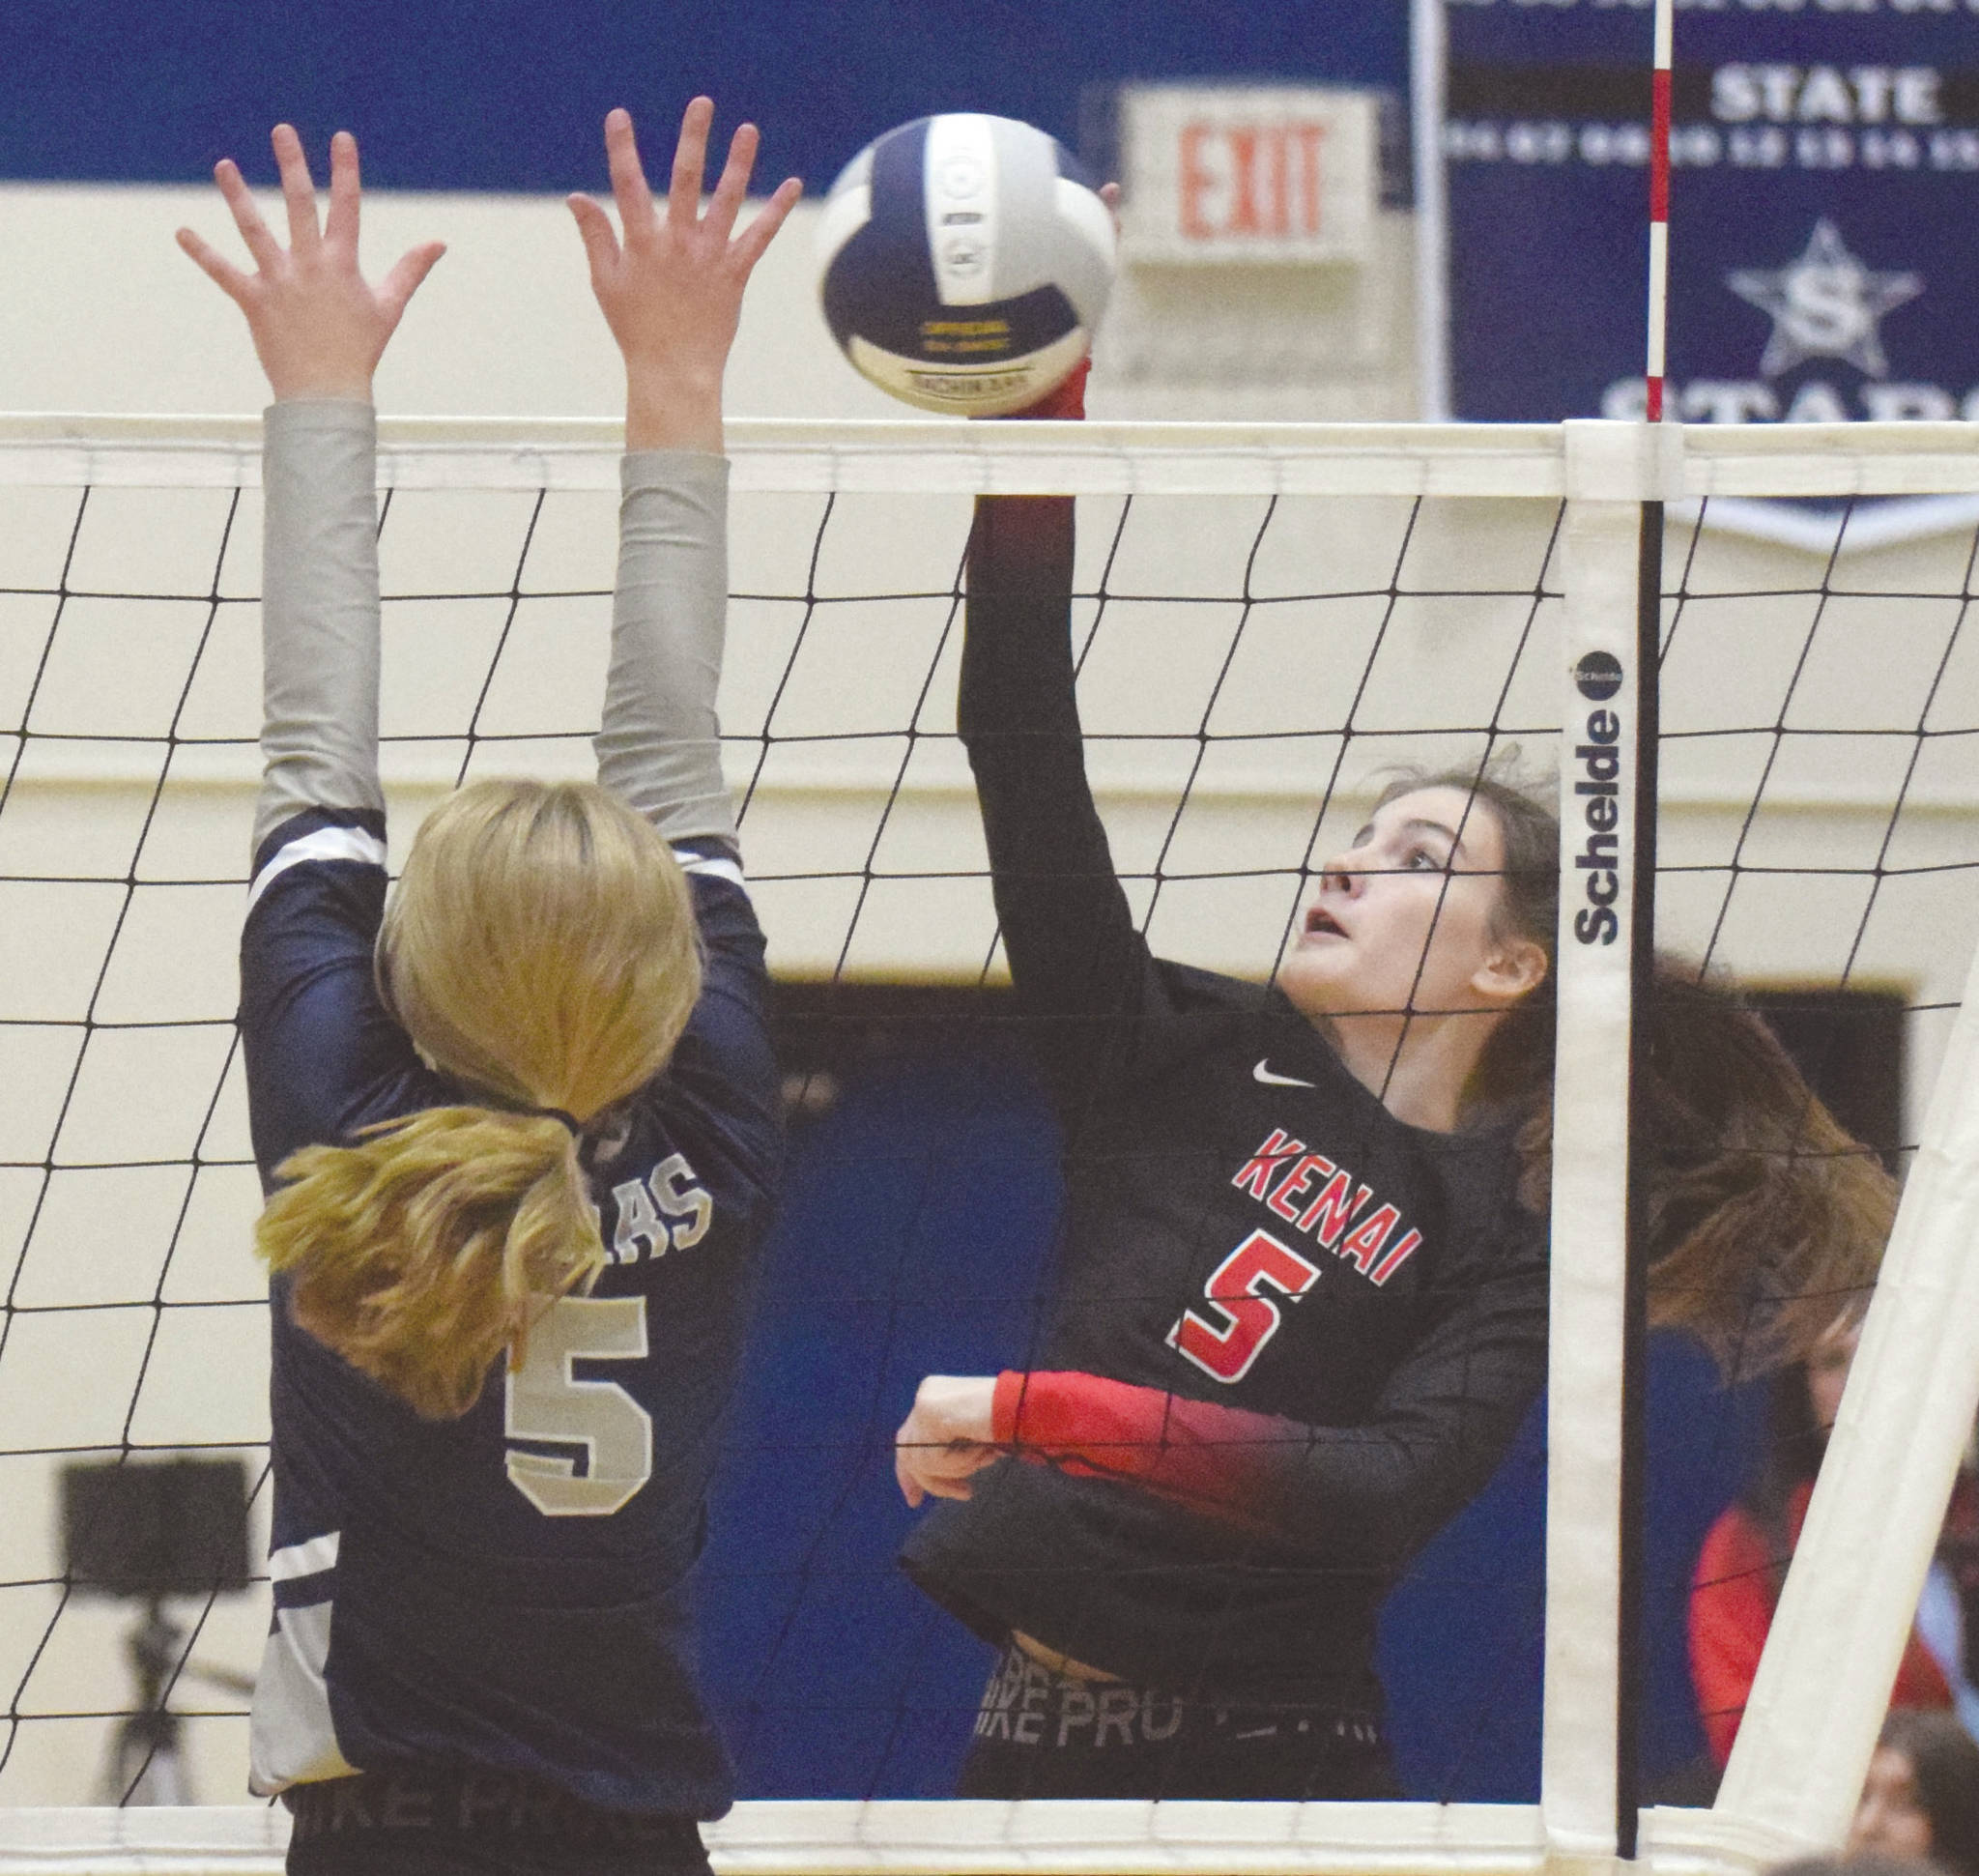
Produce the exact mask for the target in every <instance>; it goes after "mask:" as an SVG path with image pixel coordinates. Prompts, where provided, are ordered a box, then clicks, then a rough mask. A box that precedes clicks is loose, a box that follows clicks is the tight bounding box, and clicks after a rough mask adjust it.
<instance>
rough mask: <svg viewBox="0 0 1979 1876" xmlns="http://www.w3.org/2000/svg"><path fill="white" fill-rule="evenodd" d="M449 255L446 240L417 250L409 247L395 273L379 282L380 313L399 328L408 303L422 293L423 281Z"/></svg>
mask: <svg viewBox="0 0 1979 1876" xmlns="http://www.w3.org/2000/svg"><path fill="white" fill-rule="evenodd" d="M445 252H446V244H445V242H444V241H428V242H422V243H421V244H420V245H418V246H417V247H411V248H408V249H407V250H406V251H405V252H404V253H403V254H401V255H400V256H399V258H398V261H397V263H396V265H394V266H393V268H392V270H391V272H390V273H389V274H387V275H386V276H385V278H384V279H382V280H381V281H380V282H379V283H378V310H379V311H380V312H382V313H383V314H384V315H385V317H386V319H387V321H388V322H389V324H390V325H391V326H393V327H396V326H397V324H398V322H399V316H400V314H402V313H403V312H404V311H405V309H406V303H407V302H408V301H409V300H411V299H412V297H413V295H414V294H416V293H417V292H418V290H419V284H420V282H421V281H422V280H424V279H425V277H426V275H427V274H430V273H432V272H433V266H434V263H435V262H436V261H438V260H439V258H440V257H441V255H443V254H444V253H445Z"/></svg>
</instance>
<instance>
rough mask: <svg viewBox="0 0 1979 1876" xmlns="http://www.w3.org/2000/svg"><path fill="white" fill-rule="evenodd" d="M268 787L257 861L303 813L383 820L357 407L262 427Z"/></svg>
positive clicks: (365, 453) (298, 409)
mask: <svg viewBox="0 0 1979 1876" xmlns="http://www.w3.org/2000/svg"><path fill="white" fill-rule="evenodd" d="M262 435H263V458H262V486H263V524H262V525H263V534H262V566H263V572H262V598H261V638H262V731H261V753H262V781H261V794H260V799H259V801H258V802H257V803H256V807H255V814H254V851H256V852H259V851H260V850H261V847H262V843H263V842H264V841H266V840H267V838H268V837H269V835H270V834H272V832H274V830H275V829H276V828H277V827H279V826H280V825H281V824H282V823H284V822H285V821H289V820H291V819H293V818H294V817H295V816H296V815H298V814H301V813H302V812H304V811H305V810H307V809H309V808H346V809H369V810H373V811H380V812H382V811H383V809H384V806H385V794H384V790H383V788H382V786H381V785H380V782H379V778H378V656H379V653H378V641H379V603H378V504H377V494H376V485H377V469H376V456H377V417H376V413H375V412H374V411H373V410H372V407H371V406H370V404H368V403H366V402H362V401H359V400H356V399H324V400H315V399H309V400H301V399H299V400H295V401H284V402H280V403H276V404H273V405H272V406H271V407H270V408H269V410H268V412H267V415H266V417H265V418H264V419H263V431H262Z"/></svg>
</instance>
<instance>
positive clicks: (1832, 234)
mask: <svg viewBox="0 0 1979 1876" xmlns="http://www.w3.org/2000/svg"><path fill="white" fill-rule="evenodd" d="M1421 3H1422V4H1427V5H1435V6H1442V7H1443V9H1444V12H1443V25H1444V27H1445V30H1446V34H1447V41H1446V43H1447V60H1446V65H1445V71H1444V74H1443V88H1442V89H1443V114H1442V124H1441V130H1440V155H1441V164H1442V183H1443V199H1444V203H1445V214H1446V217H1447V219H1446V223H1445V227H1444V230H1443V234H1444V237H1445V241H1446V243H1447V252H1448V276H1447V289H1448V303H1447V304H1448V395H1449V404H1450V414H1451V415H1453V416H1456V417H1460V418H1477V419H1484V420H1552V419H1556V418H1567V417H1595V416H1606V417H1637V416H1640V415H1641V414H1642V411H1643V403H1644V390H1643V361H1644V357H1645V340H1646V330H1647V308H1646V301H1647V292H1648V286H1647V282H1648V235H1647V225H1648V216H1649V168H1648V161H1649V128H1648V127H1649V67H1650V14H1649V7H1648V5H1647V4H1642V5H1636V4H1615V3H1614V0H1542V3H1541V4H1532V3H1531V0H1421ZM1422 78H1423V74H1422V73H1420V72H1419V74H1418V83H1419V97H1422V96H1426V95H1431V94H1428V93H1425V92H1424V91H1423V90H1421V89H1420V86H1421V83H1422ZM1673 93H1674V110H1673V119H1674V128H1673V131H1672V137H1671V159H1672V170H1671V206H1670V255H1671V258H1670V308H1669V326H1668V334H1669V338H1668V343H1669V352H1668V365H1667V373H1666V377H1667V387H1668V389H1667V397H1668V400H1669V401H1668V409H1669V412H1670V414H1671V415H1672V416H1675V417H1678V418H1683V419H1685V420H1686V421H1693V422H1721V423H1722V422H1754V421H1771V420H1789V421H1840V420H1844V419H1853V418H1950V417H1959V416H1965V417H1968V418H1979V317H1975V312H1979V240H1975V239H1974V236H1973V232H1972V229H1973V221H1974V212H1975V210H1979V0H1811V3H1809V0H1715V4H1706V3H1693V4H1689V5H1684V4H1681V0H1679V7H1678V14H1677V31H1676V55H1675V71H1674V85H1673Z"/></svg>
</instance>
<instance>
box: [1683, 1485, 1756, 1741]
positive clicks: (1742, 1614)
mask: <svg viewBox="0 0 1979 1876" xmlns="http://www.w3.org/2000/svg"><path fill="white" fill-rule="evenodd" d="M1772 1572H1773V1563H1772V1559H1771V1558H1770V1557H1769V1556H1768V1555H1767V1554H1766V1544H1765V1540H1764V1537H1763V1536H1762V1535H1761V1533H1760V1531H1759V1528H1758V1526H1756V1525H1755V1524H1754V1523H1753V1521H1752V1519H1751V1518H1750V1517H1749V1516H1747V1515H1746V1514H1745V1513H1744V1512H1743V1511H1741V1510H1740V1509H1739V1508H1738V1507H1737V1506H1736V1505H1734V1506H1733V1507H1732V1508H1731V1509H1730V1510H1729V1511H1727V1512H1725V1513H1724V1514H1723V1515H1721V1516H1720V1517H1719V1519H1718V1521H1717V1522H1716V1523H1715V1524H1713V1525H1712V1526H1711V1528H1710V1531H1709V1532H1708V1534H1707V1536H1706V1538H1705V1544H1704V1549H1703V1550H1702V1551H1701V1552H1700V1553H1699V1555H1698V1560H1697V1573H1696V1574H1695V1575H1694V1576H1693V1577H1692V1578H1691V1585H1690V1678H1691V1682H1692V1685H1693V1686H1694V1687H1695V1688H1696V1689H1697V1712H1698V1718H1699V1719H1700V1720H1701V1721H1702V1722H1703V1723H1704V1729H1705V1737H1706V1738H1707V1740H1708V1741H1709V1742H1710V1747H1711V1757H1712V1758H1714V1759H1715V1760H1716V1761H1717V1762H1718V1764H1719V1765H1720V1766H1721V1767H1722V1766H1723V1765H1724V1763H1725V1761H1726V1760H1727V1759H1729V1758H1730V1757H1731V1756H1732V1742H1733V1741H1734V1740H1735V1739H1736V1738H1737V1737H1738V1722H1739V1720H1740V1719H1741V1718H1743V1717H1744V1716H1745V1702H1746V1698H1747V1696H1748V1695H1749V1694H1750V1693H1751V1692H1752V1682H1753V1676H1754V1675H1756V1674H1757V1673H1758V1672H1759V1658H1760V1653H1761V1651H1762V1650H1763V1649H1764V1647H1765V1645H1766V1631H1767V1630H1768V1629H1769V1628H1771V1627H1772V1622H1773V1576H1772Z"/></svg>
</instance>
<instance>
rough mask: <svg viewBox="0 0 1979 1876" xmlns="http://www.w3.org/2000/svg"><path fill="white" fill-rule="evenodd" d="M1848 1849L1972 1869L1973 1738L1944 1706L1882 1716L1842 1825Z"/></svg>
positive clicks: (1975, 1820)
mask: <svg viewBox="0 0 1979 1876" xmlns="http://www.w3.org/2000/svg"><path fill="white" fill-rule="evenodd" d="M1848 1847H1849V1852H1850V1856H1851V1857H1853V1856H1854V1854H1855V1853H1856V1852H1858V1851H1861V1852H1866V1853H1869V1854H1871V1855H1874V1856H1878V1857H1921V1858H1928V1859H1929V1860H1930V1861H1931V1862H1934V1863H1936V1865H1937V1866H1938V1868H1940V1869H1942V1870H1945V1871H1947V1872H1949V1876H1979V1746H1975V1745H1973V1743H1972V1739H1971V1735H1970V1734H1968V1733H1967V1732H1966V1731H1965V1728H1964V1727H1963V1726H1961V1725H1960V1724H1959V1722H1958V1721H1957V1720H1956V1719H1954V1718H1953V1717H1951V1715H1950V1714H1948V1713H1917V1712H1904V1713H1893V1714H1891V1715H1890V1717H1889V1718H1888V1720H1887V1721H1885V1722H1884V1725H1883V1729H1882V1737H1881V1739H1880V1740H1879V1741H1878V1742H1877V1747H1876V1752H1875V1755H1874V1756H1873V1757H1872V1758H1871V1759H1870V1761H1869V1776H1868V1777H1867V1778H1865V1779H1864V1780H1863V1783H1862V1802H1861V1804H1859V1805H1857V1807H1856V1810H1855V1822H1854V1823H1853V1824H1852V1825H1851V1826H1850V1830H1849V1845H1848Z"/></svg>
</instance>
